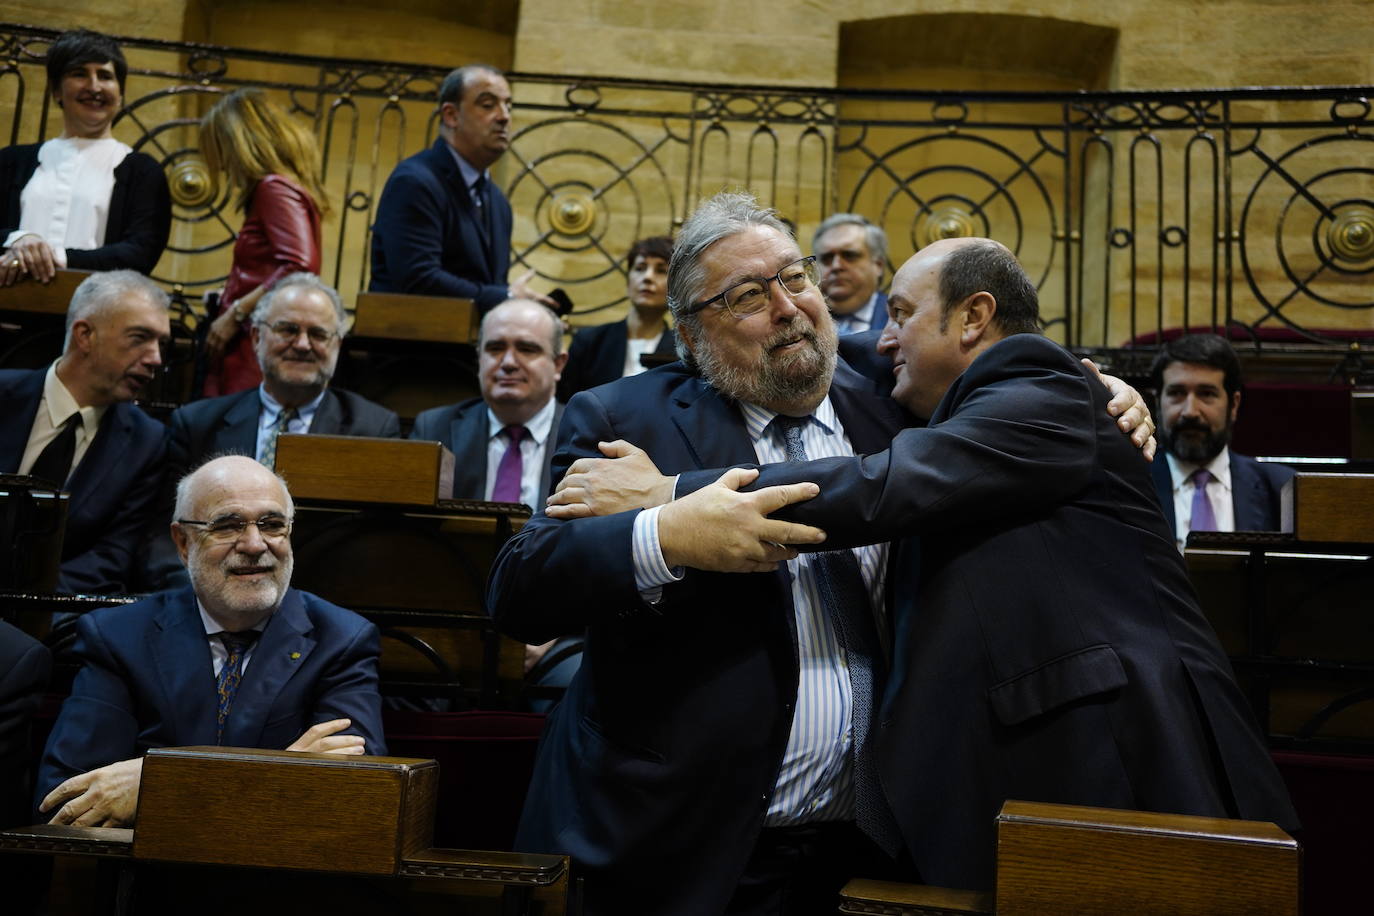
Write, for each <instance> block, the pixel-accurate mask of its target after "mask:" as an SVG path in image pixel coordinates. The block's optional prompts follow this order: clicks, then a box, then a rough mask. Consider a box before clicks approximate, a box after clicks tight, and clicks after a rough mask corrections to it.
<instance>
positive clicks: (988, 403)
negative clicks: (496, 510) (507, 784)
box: [522, 239, 1296, 888]
mask: <svg viewBox="0 0 1374 916" xmlns="http://www.w3.org/2000/svg"><path fill="white" fill-rule="evenodd" d="M888 312H889V316H890V319H891V320H890V323H889V325H888V327H887V329H886V330H885V332H884V334H883V337H882V340H881V342H880V347H881V348H882V350H883V352H884V353H886V354H887V355H889V356H890V357H891V358H892V360H893V366H894V374H895V377H896V385H895V387H894V390H893V397H894V398H895V399H896V400H897V401H899V402H900V403H901V404H902V405H903V406H905V407H906V408H907V409H908V410H909V411H910V412H911V413H912V414H914V415H918V416H928V417H930V424H929V426H928V427H926V428H924V429H914V428H913V429H907V430H904V431H902V432H900V433H898V434H897V436H896V437H895V438H894V439H893V440H892V442H891V444H890V447H889V448H887V449H885V450H881V451H879V452H878V453H876V454H872V455H870V456H868V457H862V456H856V457H848V456H845V457H836V458H830V459H825V460H818V461H809V462H808V461H805V460H804V456H801V455H799V454H798V455H789V456H788V457H789V460H788V461H787V462H786V463H779V464H771V465H769V466H768V467H765V468H763V469H762V472H761V473H760V474H759V475H758V477H757V479H756V480H755V481H753V482H752V483H750V484H749V487H750V488H752V487H769V488H777V487H782V488H788V487H806V488H807V492H810V493H816V492H817V489H818V490H819V495H818V496H815V498H813V499H809V500H806V501H801V502H798V503H796V504H795V505H790V506H787V507H785V508H782V505H783V502H784V500H774V501H773V502H772V503H771V504H764V505H762V506H761V507H760V503H759V500H758V499H757V497H759V496H760V495H761V494H762V493H769V492H773V490H772V489H769V490H762V491H760V492H759V493H745V494H740V493H736V492H732V491H731V490H730V489H728V488H726V487H723V486H721V485H719V484H718V483H711V481H713V480H714V476H715V473H716V472H714V471H691V472H687V473H684V474H682V475H681V477H680V478H679V479H678V481H677V485H676V488H677V492H678V493H683V492H687V491H691V490H693V489H695V488H697V487H702V486H704V489H701V490H700V492H696V493H692V495H690V496H687V497H685V498H681V499H679V500H677V501H675V502H672V503H669V504H667V505H665V506H664V507H663V508H662V510H661V512H660V514H659V519H658V521H659V524H658V532H657V534H658V537H659V539H660V543H661V544H662V549H663V558H664V559H665V560H667V561H669V562H672V561H673V560H674V559H677V561H678V562H682V561H684V560H685V561H686V562H684V563H683V565H688V566H695V567H697V568H704V569H718V570H729V569H733V568H741V564H745V565H744V568H751V566H750V564H752V568H758V567H759V566H766V565H768V564H771V563H773V562H776V561H777V560H779V559H780V558H783V557H785V556H787V553H788V552H787V551H785V550H784V549H783V548H782V547H780V546H779V543H786V539H787V537H788V536H789V534H788V533H787V532H780V533H778V534H781V537H779V536H777V534H774V535H773V536H768V535H764V536H763V537H760V536H759V535H757V534H756V535H754V537H753V542H752V543H745V544H743V545H742V546H741V545H739V541H740V538H739V537H738V535H731V536H729V537H728V538H727V536H726V534H725V532H726V531H729V530H734V531H745V532H750V531H753V532H760V531H764V530H766V529H765V528H763V527H762V526H764V525H765V524H768V523H771V524H775V525H777V524H783V523H785V522H791V523H794V524H799V525H812V526H819V527H821V528H822V529H823V530H824V532H825V538H824V550H825V551H827V552H829V551H832V550H834V549H836V548H846V547H851V546H852V545H855V544H864V543H868V542H870V541H872V540H875V539H879V538H889V539H899V538H905V540H901V541H898V542H897V543H894V545H893V551H894V555H893V561H892V570H893V574H892V577H891V583H892V588H893V590H894V598H893V602H892V608H893V620H892V628H891V630H890V632H889V636H890V639H891V645H892V652H891V659H892V672H891V675H890V677H889V678H888V682H887V685H886V688H885V692H884V694H883V696H882V703H881V709H880V714H879V715H878V716H877V718H876V719H875V722H878V723H881V724H880V725H879V726H878V727H877V728H875V730H874V731H872V732H871V733H870V736H871V745H870V752H871V753H872V754H873V756H874V758H875V762H876V767H877V771H878V774H879V776H880V787H881V794H882V796H883V797H884V798H885V799H886V800H887V802H888V804H889V805H890V808H891V811H892V813H893V814H894V816H895V818H896V820H897V822H898V825H899V826H900V831H901V836H902V840H903V844H904V848H905V850H906V853H907V854H908V855H909V856H910V860H911V863H912V864H913V865H914V866H915V871H916V874H918V875H919V877H920V879H921V880H923V881H924V882H926V883H928V884H935V885H943V886H950V887H972V888H988V887H990V886H991V885H992V882H993V864H994V849H995V837H994V818H995V816H996V813H997V811H998V809H999V808H1000V806H1001V805H1002V803H1003V802H1004V801H1005V800H1006V799H1008V798H1017V799H1026V800H1032V801H1047V802H1059V803H1067V804H1080V805H1096V806H1103V807H1109V808H1128V809H1143V810H1152V811H1165V812H1178V813H1186V814H1196V815H1204V816H1213V817H1243V818H1250V819H1258V820H1271V821H1274V822H1276V823H1278V824H1280V825H1281V826H1284V827H1287V828H1289V829H1291V828H1292V827H1293V826H1294V825H1295V823H1296V817H1295V814H1294V812H1293V809H1292V807H1291V805H1290V803H1289V801H1288V798H1287V794H1286V791H1285V789H1284V786H1283V783H1282V781H1281V780H1280V779H1279V776H1278V773H1277V771H1276V770H1275V769H1274V766H1273V763H1272V762H1271V761H1270V759H1269V755H1268V751H1267V749H1266V748H1265V745H1264V741H1263V739H1262V737H1261V735H1260V734H1259V732H1258V729H1257V728H1256V726H1255V723H1254V719H1253V715H1252V713H1251V712H1250V709H1249V707H1248V704H1247V703H1246V701H1245V698H1244V696H1243V695H1242V694H1241V692H1240V690H1239V688H1238V687H1237V686H1236V684H1235V682H1234V679H1233V675H1232V673H1231V669H1230V665H1229V663H1228V662H1227V659H1226V656H1225V654H1224V652H1223V651H1222V648H1221V646H1220V645H1219V643H1218V642H1217V639H1216V636H1215V635H1214V634H1213V632H1212V630H1211V627H1210V626H1209V625H1208V623H1207V621H1206V619H1205V617H1204V616H1203V615H1202V612H1201V611H1200V609H1199V608H1198V606H1197V600H1196V598H1195V597H1194V595H1193V592H1192V588H1191V586H1190V584H1189V582H1188V576H1187V572H1186V570H1185V568H1184V566H1183V564H1182V562H1181V558H1180V557H1179V555H1178V553H1177V551H1176V550H1174V549H1173V544H1172V536H1171V533H1170V532H1169V530H1168V528H1167V527H1166V526H1165V524H1164V520H1163V518H1162V517H1161V515H1160V512H1159V508H1158V505H1157V504H1156V501H1155V500H1154V498H1153V486H1152V483H1151V481H1150V478H1149V473H1148V471H1147V470H1146V466H1145V465H1144V464H1143V463H1142V462H1141V461H1140V460H1139V457H1138V456H1137V454H1136V453H1135V450H1134V449H1132V448H1131V447H1130V445H1129V444H1128V443H1127V442H1126V440H1125V438H1124V437H1122V436H1121V435H1120V434H1119V433H1118V432H1117V431H1116V429H1115V427H1114V425H1113V424H1112V423H1111V421H1110V420H1109V419H1108V417H1107V415H1106V414H1107V412H1106V411H1105V410H1104V409H1103V408H1104V406H1105V403H1104V402H1105V400H1106V398H1105V393H1104V392H1103V390H1102V388H1101V386H1100V385H1098V384H1097V382H1096V381H1095V380H1094V378H1093V376H1092V375H1091V374H1089V373H1088V372H1087V371H1085V369H1084V367H1083V366H1081V365H1080V364H1079V363H1078V362H1077V361H1076V360H1075V359H1074V358H1073V357H1072V356H1071V355H1070V354H1069V353H1068V352H1067V351H1065V350H1064V349H1063V348H1061V347H1060V346H1058V345H1057V344H1054V343H1053V342H1051V341H1049V340H1047V339H1046V338H1045V337H1043V336H1042V335H1041V333H1040V328H1039V314H1038V301H1037V295H1036V290H1035V286H1034V284H1033V283H1032V282H1031V280H1030V278H1029V277H1028V276H1027V275H1026V274H1025V272H1024V270H1023V269H1022V268H1021V266H1020V264H1018V263H1017V261H1016V259H1015V256H1014V255H1012V254H1011V252H1009V251H1007V250H1006V249H1005V248H1004V247H1003V246H1001V245H999V244H998V243H996V242H992V241H991V240H987V239H950V240H943V241H940V242H936V243H934V244H932V245H930V246H928V247H927V248H925V249H923V250H922V251H920V252H918V253H917V254H916V255H915V256H914V257H913V258H912V259H911V260H910V261H908V262H907V264H906V265H904V266H903V267H902V269H901V270H899V271H898V272H897V276H896V277H895V278H894V280H893V283H892V289H891V293H890V297H889V300H888ZM573 406H574V407H575V406H576V404H574V405H573ZM570 412H572V411H571V410H570ZM813 422H814V421H813ZM632 460H642V456H636V457H635V458H634V459H632ZM602 463H603V464H604V462H602ZM732 473H739V472H738V471H736V472H732ZM747 473H748V474H749V475H751V476H752V474H753V473H754V472H753V471H752V470H751V471H748V472H747ZM575 477H577V478H579V479H574V478H575ZM568 479H569V481H570V489H571V488H573V486H575V487H576V488H577V489H581V490H585V489H586V488H587V487H588V486H589V485H590V482H591V478H590V477H588V476H587V474H585V473H583V474H575V473H570V474H569V478H568ZM817 485H818V487H817ZM660 486H663V487H666V488H667V489H666V491H665V490H663V489H659V492H660V493H665V495H666V492H669V491H671V488H672V484H671V482H670V481H660V483H659V484H651V485H650V487H651V489H658V488H659V487H660ZM635 490H636V492H642V486H637V487H636V488H635ZM699 497H701V499H698V498H699ZM750 497H754V499H753V500H752V501H751V500H750ZM639 498H642V497H639ZM694 500H696V501H694ZM774 507H779V508H782V511H780V512H777V513H776V514H777V516H778V518H777V519H776V520H772V519H767V518H765V516H764V514H763V513H767V512H768V511H769V510H770V509H772V508H774ZM760 509H761V511H760ZM550 511H551V513H552V509H551V510H550ZM614 517H615V516H611V518H614ZM597 521H599V520H597ZM606 521H609V519H607V520H606ZM522 534H523V532H522ZM800 534H801V535H802V536H803V537H802V538H799V539H798V540H797V541H796V543H799V544H803V545H805V544H814V543H816V540H815V538H814V536H813V532H812V529H809V528H803V529H802V531H801V532H800ZM684 538H685V539H687V540H686V541H684ZM684 543H687V544H688V545H689V548H690V549H684V548H683V547H682V546H681V545H683V544H684ZM670 546H671V547H672V548H673V549H674V551H676V553H675V554H674V556H673V557H669V554H668V550H669V548H670ZM803 549H810V548H806V547H803ZM575 560H576V558H575V557H570V558H568V561H569V562H575ZM562 571H563V570H562V568H561V563H560V566H559V567H558V568H546V569H544V570H543V573H544V575H555V576H557V575H561V574H562ZM565 585H566V583H565ZM593 648H595V647H593Z"/></svg>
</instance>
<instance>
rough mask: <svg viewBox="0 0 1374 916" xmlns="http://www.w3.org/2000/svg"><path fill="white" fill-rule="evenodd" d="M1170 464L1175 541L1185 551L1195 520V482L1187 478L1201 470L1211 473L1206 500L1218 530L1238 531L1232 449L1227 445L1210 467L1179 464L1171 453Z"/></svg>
mask: <svg viewBox="0 0 1374 916" xmlns="http://www.w3.org/2000/svg"><path fill="white" fill-rule="evenodd" d="M1165 458H1166V459H1167V460H1168V462H1169V478H1170V480H1171V481H1172V482H1173V486H1174V541H1175V543H1177V544H1178V549H1179V550H1183V547H1184V545H1185V544H1186V543H1187V542H1188V532H1189V531H1191V530H1192V529H1191V528H1190V527H1189V526H1190V525H1191V524H1192V521H1193V491H1194V489H1195V488H1194V487H1193V482H1192V481H1191V480H1189V479H1188V478H1189V477H1191V476H1192V475H1193V472H1194V471H1196V470H1197V469H1198V468H1200V467H1205V468H1207V470H1209V471H1211V472H1212V479H1211V480H1210V481H1208V482H1207V501H1208V502H1210V503H1211V504H1212V516H1213V518H1215V519H1216V520H1217V530H1218V531H1235V530H1236V507H1235V502H1234V501H1233V500H1232V499H1231V450H1230V449H1229V448H1227V447H1225V446H1223V447H1222V449H1221V451H1220V452H1219V453H1217V455H1216V457H1214V458H1213V459H1212V460H1211V461H1209V462H1207V464H1205V465H1202V464H1193V463H1192V462H1189V461H1179V460H1178V459H1177V458H1175V457H1174V456H1173V455H1172V454H1169V453H1167V452H1166V453H1165Z"/></svg>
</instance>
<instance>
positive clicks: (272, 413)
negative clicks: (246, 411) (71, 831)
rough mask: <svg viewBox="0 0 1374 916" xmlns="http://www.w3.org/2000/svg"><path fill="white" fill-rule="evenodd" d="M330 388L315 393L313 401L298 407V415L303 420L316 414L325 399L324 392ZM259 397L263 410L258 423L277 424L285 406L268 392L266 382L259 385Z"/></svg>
mask: <svg viewBox="0 0 1374 916" xmlns="http://www.w3.org/2000/svg"><path fill="white" fill-rule="evenodd" d="M328 390H329V389H328V388H326V389H324V391H321V392H320V393H319V394H317V395H315V399H314V400H313V401H310V402H309V403H307V404H302V405H301V406H299V407H297V408H296V416H298V417H300V418H301V419H302V420H305V419H308V418H310V417H313V416H315V411H317V410H319V409H320V402H321V401H323V400H324V392H325V391H328ZM258 398H259V399H261V401H262V412H261V413H259V414H258V425H259V426H261V427H268V426H274V425H276V422H277V417H278V416H279V415H280V414H281V412H282V409H283V408H282V406H281V404H279V403H278V402H277V399H276V398H274V397H272V395H270V394H268V392H267V385H266V384H261V385H259V386H258Z"/></svg>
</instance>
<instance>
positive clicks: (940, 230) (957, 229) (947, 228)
mask: <svg viewBox="0 0 1374 916" xmlns="http://www.w3.org/2000/svg"><path fill="white" fill-rule="evenodd" d="M975 234H976V232H975V229H974V223H973V217H972V216H971V215H970V214H969V213H968V211H966V210H964V208H962V207H956V206H950V205H945V206H942V207H939V208H937V209H935V210H932V211H930V213H928V214H926V215H925V216H924V217H922V218H921V219H920V221H919V223H918V224H917V227H916V240H917V242H918V243H919V244H920V246H921V247H922V248H924V247H925V246H927V245H929V244H930V243H931V242H938V241H940V240H941V239H963V238H971V237H972V236H974V235H975Z"/></svg>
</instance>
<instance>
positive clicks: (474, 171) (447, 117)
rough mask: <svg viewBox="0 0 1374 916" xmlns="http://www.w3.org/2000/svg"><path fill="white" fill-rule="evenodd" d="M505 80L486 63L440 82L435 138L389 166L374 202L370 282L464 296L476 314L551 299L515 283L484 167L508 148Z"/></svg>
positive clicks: (502, 205) (506, 228) (498, 204)
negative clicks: (516, 302) (511, 303)
mask: <svg viewBox="0 0 1374 916" xmlns="http://www.w3.org/2000/svg"><path fill="white" fill-rule="evenodd" d="M510 129H511V94H510V85H509V84H508V83H507V82H506V78H505V77H504V76H502V75H501V71H499V70H497V69H496V68H494V67H488V66H486V65H484V64H473V65H470V66H467V67H459V68H458V69H457V70H454V71H453V72H452V73H450V74H449V75H448V76H446V77H445V78H444V81H443V83H442V84H441V85H440V87H439V139H437V140H435V141H434V145H433V146H431V147H430V148H429V149H427V150H425V151H423V152H420V153H416V154H415V155H414V156H411V157H410V158H409V159H406V160H405V161H403V162H402V163H401V164H400V165H398V166H396V169H395V171H393V172H392V173H391V177H390V178H388V179H387V182H386V187H384V188H383V189H382V196H381V199H380V200H379V201H378V204H377V221H376V223H374V224H373V226H372V280H371V282H370V284H369V286H368V289H370V290H372V291H373V292H383V293H417V294H420V295H426V296H453V297H457V298H462V299H471V300H472V301H473V302H474V303H476V305H477V308H478V309H479V310H481V311H483V312H485V311H487V310H489V309H490V308H492V307H493V306H495V305H496V304H498V303H500V302H504V301H505V300H506V299H534V300H536V301H541V302H544V303H545V304H546V305H550V306H552V305H553V304H554V303H553V302H552V300H547V299H546V298H545V297H544V296H540V295H538V294H536V293H535V292H534V291H533V290H531V289H530V288H529V287H528V285H527V284H528V282H529V279H530V278H531V277H532V276H533V275H534V272H533V271H530V272H528V273H526V274H525V275H524V276H523V277H521V278H520V279H519V280H517V281H516V282H515V283H507V282H506V273H507V271H509V270H510V234H511V210H510V203H509V202H508V201H507V200H506V196H505V195H504V194H502V193H501V189H500V188H498V187H497V186H496V185H495V183H494V182H493V181H492V179H491V173H490V171H489V169H490V168H491V166H492V165H493V164H495V162H496V160H497V159H499V158H501V155H502V154H503V153H505V151H506V150H507V149H509V148H510V139H511V138H510Z"/></svg>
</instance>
